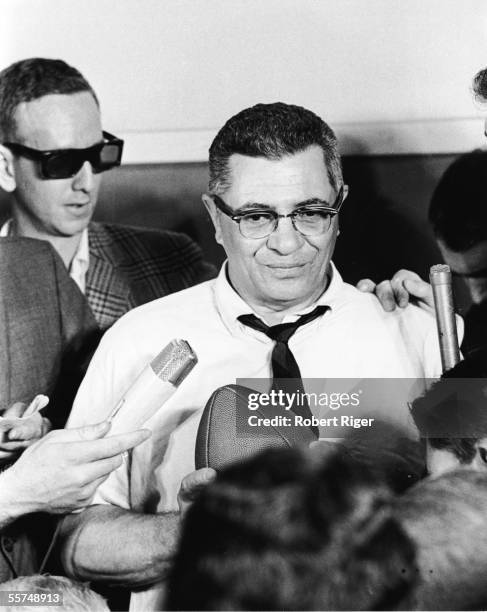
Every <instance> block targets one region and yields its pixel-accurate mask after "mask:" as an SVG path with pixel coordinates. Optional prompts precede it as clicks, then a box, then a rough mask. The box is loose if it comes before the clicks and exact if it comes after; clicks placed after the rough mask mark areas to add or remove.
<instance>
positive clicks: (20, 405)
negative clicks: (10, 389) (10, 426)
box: [2, 402, 27, 419]
mask: <svg viewBox="0 0 487 612" xmlns="http://www.w3.org/2000/svg"><path fill="white" fill-rule="evenodd" d="M26 408H27V404H26V403H24V402H15V404H12V406H10V408H7V410H5V412H4V413H3V415H2V416H3V417H4V418H6V419H19V418H20V417H21V416H22V415H23V414H24V412H25V409H26Z"/></svg>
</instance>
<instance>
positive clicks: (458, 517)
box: [393, 470, 487, 610]
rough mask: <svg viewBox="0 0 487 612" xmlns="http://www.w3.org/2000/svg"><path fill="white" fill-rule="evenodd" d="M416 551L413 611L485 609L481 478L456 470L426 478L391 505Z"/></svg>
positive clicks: (486, 518) (486, 523) (485, 484)
mask: <svg viewBox="0 0 487 612" xmlns="http://www.w3.org/2000/svg"><path fill="white" fill-rule="evenodd" d="M393 504H394V508H393V516H394V517H395V518H396V519H397V520H398V521H399V522H400V524H401V525H402V527H403V528H404V529H405V531H406V532H407V534H408V535H409V536H410V537H411V538H412V540H413V541H414V543H415V545H416V551H417V564H418V568H419V575H418V580H417V582H416V586H415V587H414V592H413V597H412V602H411V603H412V607H411V608H410V609H414V610H485V609H486V607H487V581H486V580H485V568H486V566H487V512H486V507H487V474H485V473H481V472H477V471H474V470H461V471H456V472H450V473H448V474H443V475H442V476H440V477H439V478H435V479H432V478H427V479H425V480H423V481H422V482H421V483H419V484H418V485H416V486H414V487H413V488H411V489H409V491H408V492H407V493H405V494H404V495H403V496H401V497H398V498H396V501H395V502H393Z"/></svg>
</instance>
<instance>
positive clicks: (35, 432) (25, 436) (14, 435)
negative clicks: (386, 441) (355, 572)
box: [8, 413, 43, 440]
mask: <svg viewBox="0 0 487 612" xmlns="http://www.w3.org/2000/svg"><path fill="white" fill-rule="evenodd" d="M42 426H43V419H42V416H41V415H40V414H39V413H37V414H33V415H32V416H31V417H29V418H27V419H21V420H20V422H18V424H17V425H15V427H12V429H11V430H10V432H9V434H8V438H9V440H16V439H17V440H32V439H33V438H41V437H42Z"/></svg>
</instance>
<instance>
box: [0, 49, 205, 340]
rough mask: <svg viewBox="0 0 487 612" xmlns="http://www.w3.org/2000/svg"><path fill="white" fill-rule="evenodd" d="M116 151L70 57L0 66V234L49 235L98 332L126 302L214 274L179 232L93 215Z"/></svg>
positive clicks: (120, 144) (142, 300) (117, 155)
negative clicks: (5, 197)
mask: <svg viewBox="0 0 487 612" xmlns="http://www.w3.org/2000/svg"><path fill="white" fill-rule="evenodd" d="M122 150H123V141H122V140H120V139H119V138H116V137H115V136H113V135H111V134H110V133H108V132H106V131H104V130H103V129H102V123H101V115H100V106H99V102H98V98H97V96H96V94H95V92H94V90H93V88H92V87H91V85H90V84H89V83H88V82H87V81H86V79H85V78H84V77H83V76H82V75H81V73H80V72H79V71H78V70H76V69H75V68H73V67H72V66H69V65H68V64H66V63H65V62H63V61H61V60H52V59H44V58H31V59H26V60H22V61H19V62H16V63H14V64H12V65H11V66H9V67H8V68H5V69H4V70H3V71H2V72H0V187H1V188H2V189H4V190H5V191H7V192H9V193H11V194H12V196H13V201H12V210H11V219H10V220H9V221H7V223H6V224H4V225H3V227H2V228H1V229H0V236H6V235H18V236H27V237H30V238H38V239H40V240H47V241H48V242H50V243H51V244H52V245H53V246H54V248H55V249H56V250H57V252H58V253H59V254H60V256H61V258H62V260H63V261H64V264H65V265H66V267H67V268H68V270H69V273H70V275H71V277H72V278H73V280H74V281H75V282H76V284H77V285H78V286H79V288H80V289H81V291H82V292H83V293H84V294H85V296H86V299H87V300H88V303H89V305H90V307H91V309H92V311H93V313H94V315H95V318H96V320H97V322H98V324H99V326H100V328H101V330H102V331H104V330H106V329H107V328H108V327H109V326H111V325H112V324H113V323H114V322H115V321H116V320H117V319H118V318H119V317H120V316H122V315H123V314H124V313H125V312H127V311H128V310H130V309H131V308H133V307H135V306H138V305H140V304H142V303H145V302H147V301H150V300H152V299H155V298H158V297H161V296H163V295H167V294H169V293H172V292H173V291H179V290H181V289H184V288H185V287H188V286H190V285H192V284H195V283H198V282H201V281H203V280H207V279H208V278H211V277H212V276H213V275H214V271H213V267H212V266H210V265H209V264H207V263H205V262H204V261H203V258H202V254H201V251H200V249H199V248H198V247H197V246H196V244H194V243H193V242H192V241H191V240H190V239H189V238H188V237H187V236H185V235H183V234H178V233H174V232H167V231H161V230H153V229H141V228H131V227H124V226H120V225H113V224H106V223H94V222H91V218H92V216H93V213H94V211H95V207H96V203H97V199H98V191H99V188H100V181H101V173H103V172H105V171H106V170H110V169H111V168H114V167H116V166H119V165H120V162H121V159H122Z"/></svg>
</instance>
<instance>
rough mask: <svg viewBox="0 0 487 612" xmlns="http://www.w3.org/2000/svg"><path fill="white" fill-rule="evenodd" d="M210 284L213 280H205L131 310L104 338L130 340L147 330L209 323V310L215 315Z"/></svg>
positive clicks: (155, 331)
mask: <svg viewBox="0 0 487 612" xmlns="http://www.w3.org/2000/svg"><path fill="white" fill-rule="evenodd" d="M214 283H215V280H214V279H212V280H209V281H205V282H203V283H200V284H198V285H194V286H192V287H188V288H187V289H182V290H181V291H176V292H175V293H172V294H170V295H166V296H164V297H161V298H158V299H156V300H152V301H151V302H148V303H146V304H143V305H142V306H138V307H137V308H133V309H132V310H130V311H129V312H127V313H126V314H125V315H123V316H122V317H121V318H120V319H119V320H118V321H117V322H116V323H115V324H114V325H113V326H112V327H111V328H110V330H109V331H108V332H107V334H106V335H110V336H116V335H121V336H123V335H125V334H128V335H129V336H132V337H133V336H134V334H137V333H138V331H141V332H142V331H144V332H145V330H147V329H153V330H154V333H157V330H162V329H163V330H168V329H169V330H171V327H174V326H176V327H179V326H182V327H186V326H191V327H196V328H198V327H201V326H202V325H203V326H204V325H205V322H206V324H207V323H209V321H208V318H209V313H211V312H212V311H213V310H214V311H215V313H216V308H215V306H214ZM174 331H176V329H175V330H174Z"/></svg>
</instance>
